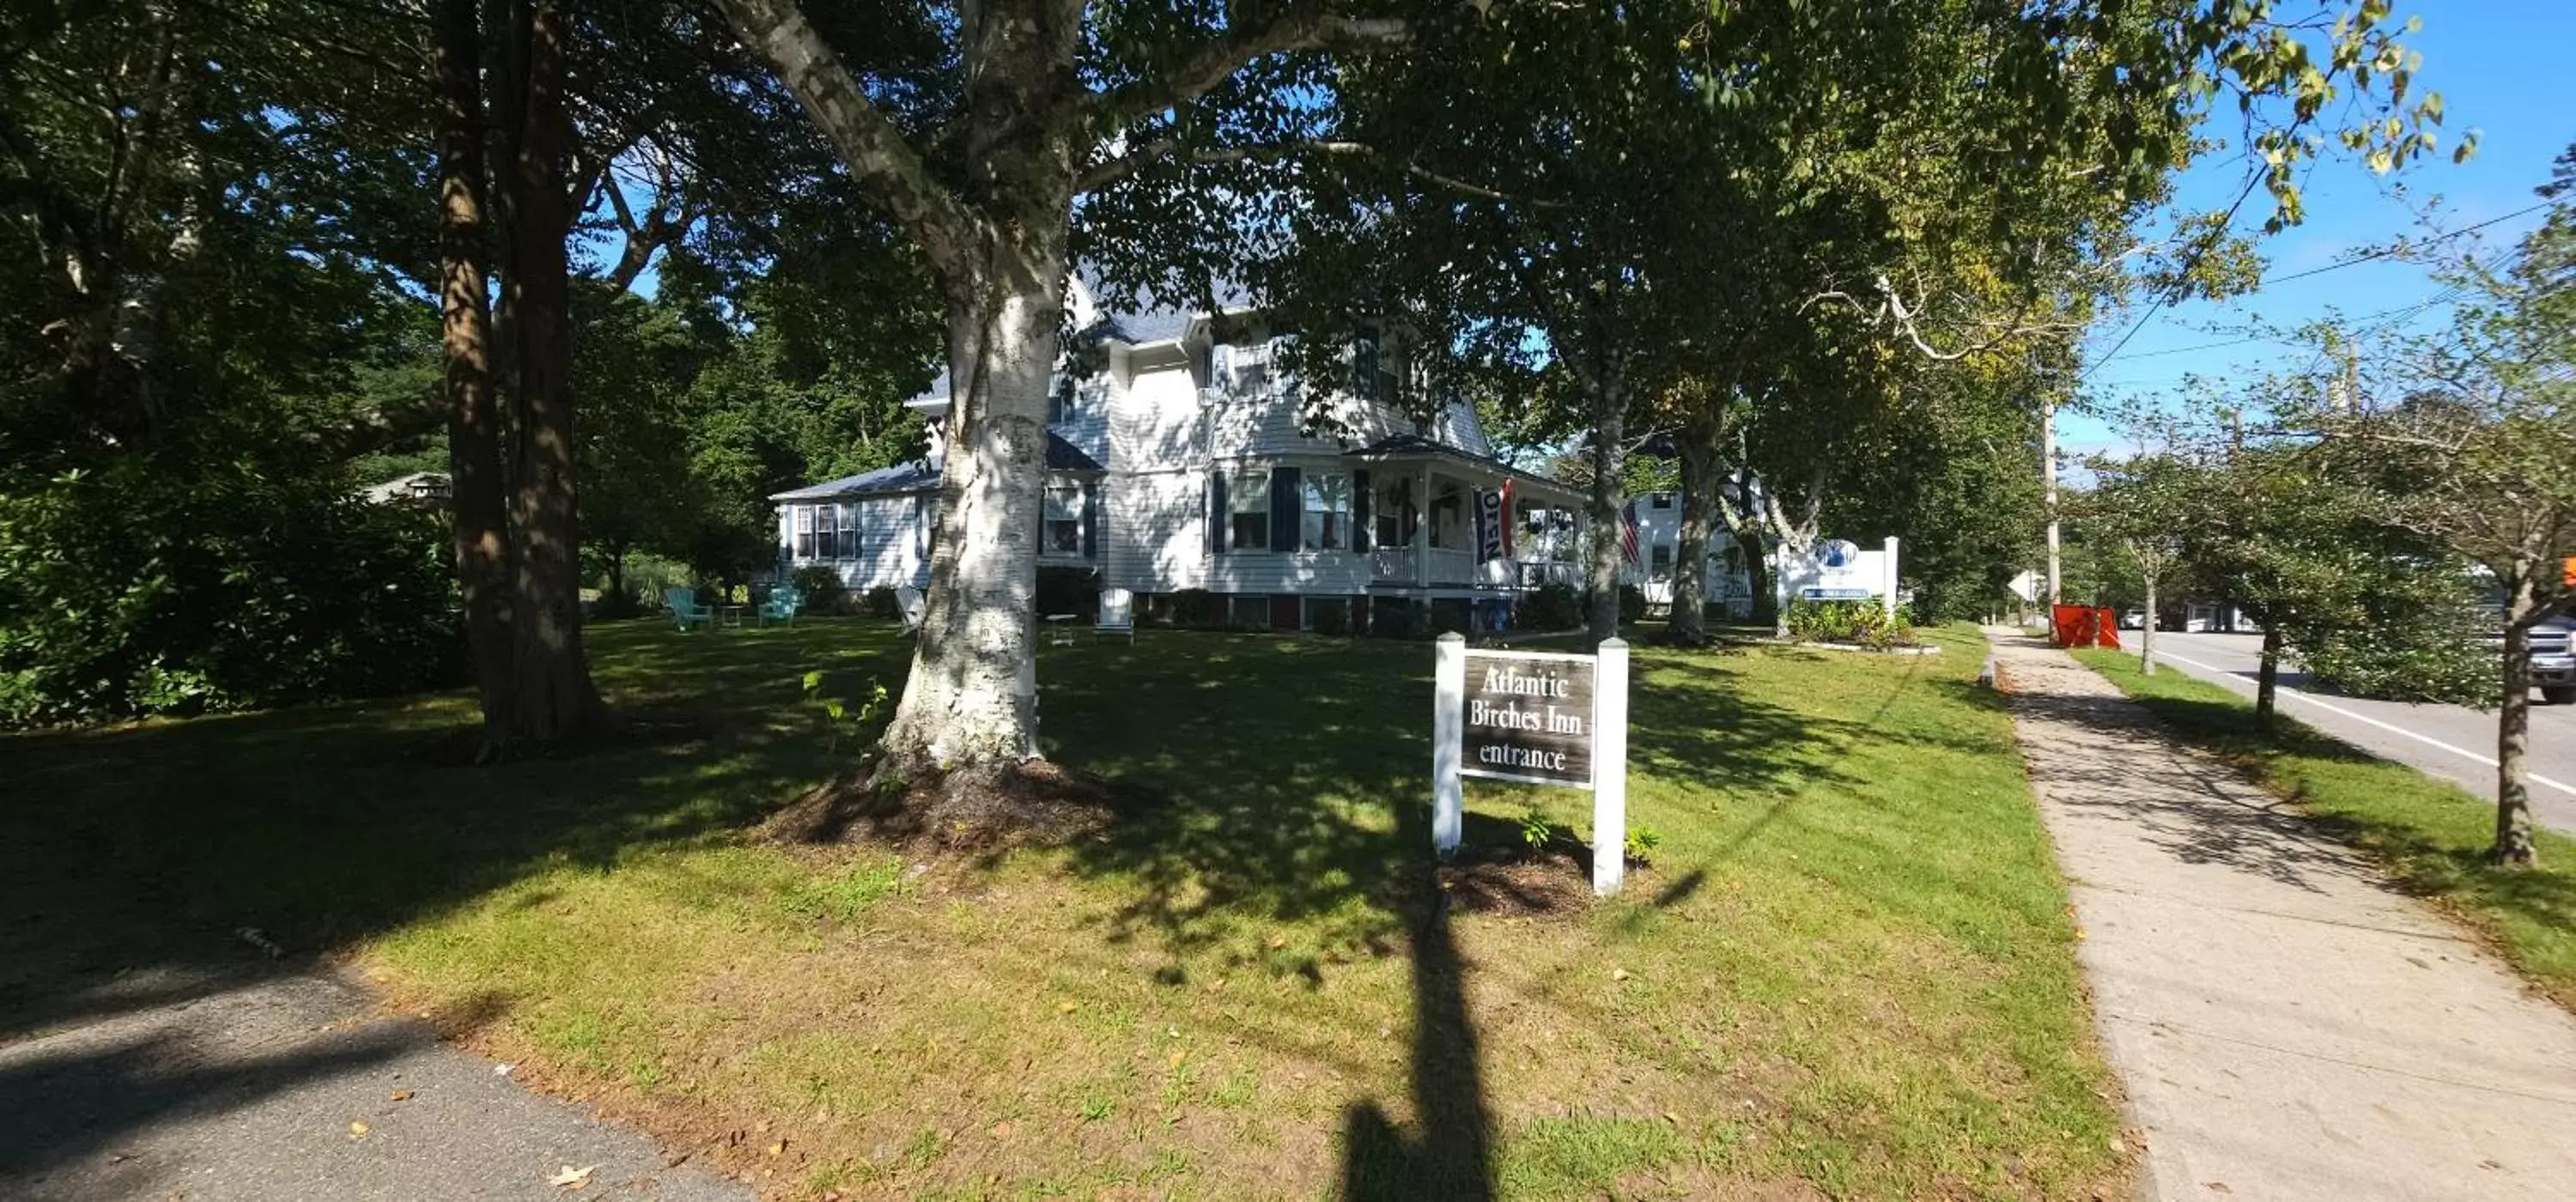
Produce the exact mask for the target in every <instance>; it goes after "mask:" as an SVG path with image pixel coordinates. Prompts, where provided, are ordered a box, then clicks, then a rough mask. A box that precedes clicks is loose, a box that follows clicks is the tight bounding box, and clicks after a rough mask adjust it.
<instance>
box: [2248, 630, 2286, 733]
mask: <svg viewBox="0 0 2576 1202" xmlns="http://www.w3.org/2000/svg"><path fill="white" fill-rule="evenodd" d="M2280 693H2281V628H2280V627H2278V626H2266V627H2264V628H2263V666H2262V668H2261V669H2260V670H2259V671H2257V672H2256V673H2255V685H2254V726H2255V729H2257V730H2270V729H2272V718H2273V714H2274V711H2276V710H2278V709H2279V708H2280Z"/></svg>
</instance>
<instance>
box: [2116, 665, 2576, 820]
mask: <svg viewBox="0 0 2576 1202" xmlns="http://www.w3.org/2000/svg"><path fill="white" fill-rule="evenodd" d="M2156 658H2157V659H2164V660H2172V661H2173V662H2175V663H2178V664H2187V665H2190V666H2191V667H2194V668H2199V669H2201V670H2202V671H2205V672H2215V673H2217V674H2219V675H2221V676H2225V677H2229V678H2232V679H2239V680H2241V679H2243V678H2242V677H2239V676H2237V675H2236V674H2235V673H2233V672H2230V671H2228V670H2227V669H2225V668H2222V667H2219V666H2218V665H2216V664H2204V663H2202V662H2200V661H2199V660H2196V659H2184V658H2183V657H2181V656H2179V655H2176V654H2174V653H2172V652H2170V651H2159V652H2156ZM2273 687H2274V688H2276V689H2278V690H2280V692H2281V693H2282V694H2283V695H2285V696H2289V697H2296V698H2298V699H2299V700H2301V701H2304V702H2307V703H2308V704H2310V705H2313V706H2315V707H2317V708H2318V709H2321V710H2324V711H2326V712H2328V713H2334V714H2341V715H2343V716H2344V717H2347V718H2350V719H2352V720H2353V721H2355V722H2366V723H2368V724H2370V725H2372V726H2376V727H2378V728H2379V729H2381V730H2384V731H2387V732H2388V733H2390V734H2394V735H2404V736H2406V737H2407V738H2410V739H2413V740H2415V741H2416V742H2418V743H2422V744H2424V745H2426V746H2428V747H2439V748H2441V749H2442V750H2444V751H2447V752H2450V753H2451V754H2453V755H2456V756H2462V757H2465V758H2468V759H2472V760H2476V761H2477V762H2479V763H2481V764H2484V765H2486V766H2487V767H2489V768H2493V767H2495V766H2496V762H2495V760H2493V759H2491V758H2489V757H2487V756H2483V755H2479V754H2478V753H2476V752H2474V751H2470V750H2468V749H2467V748H2465V747H2453V746H2451V745H2450V744H2448V743H2445V742H2443V741H2441V740H2440V739H2436V738H2433V737H2431V736H2429V735H2419V734H2417V733H2415V732H2414V731H2411V730H2408V729H2406V728H2405V727H2403V726H2392V725H2390V724H2388V723H2386V722H2382V721H2380V720H2379V719H2377V718H2373V717H2371V716H2370V715H2368V714H2356V713H2354V712H2352V711H2351V710H2348V709H2345V708H2344V707H2342V706H2340V705H2331V704H2328V703H2326V702H2323V701H2319V700H2317V699H2316V698H2314V697H2311V696H2309V695H2307V694H2305V693H2302V692H2300V691H2298V690H2297V689H2294V688H2291V687H2290V686H2288V685H2275V686H2273ZM2531 783H2533V784H2535V785H2547V786H2548V787H2550V788H2552V789H2556V790H2558V791H2559V792H2561V793H2564V794H2566V795H2568V796H2569V797H2576V785H2569V784H2565V783H2563V782H2560V781H2554V780H2551V779H2549V778H2548V777H2546V776H2542V775H2541V774H2539V773H2537V772H2534V773H2532V774H2531Z"/></svg>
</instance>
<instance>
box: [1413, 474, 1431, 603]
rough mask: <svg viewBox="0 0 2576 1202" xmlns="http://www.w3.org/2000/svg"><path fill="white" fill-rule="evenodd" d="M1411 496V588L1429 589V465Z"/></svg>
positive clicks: (1416, 483) (1416, 482)
mask: <svg viewBox="0 0 2576 1202" xmlns="http://www.w3.org/2000/svg"><path fill="white" fill-rule="evenodd" d="M1414 484H1415V492H1414V494H1413V497H1414V502H1413V515H1414V516H1413V587H1415V588H1417V589H1421V588H1429V587H1431V465H1429V464H1424V465H1423V466H1422V477H1421V479H1419V480H1417V481H1415V482H1414Z"/></svg>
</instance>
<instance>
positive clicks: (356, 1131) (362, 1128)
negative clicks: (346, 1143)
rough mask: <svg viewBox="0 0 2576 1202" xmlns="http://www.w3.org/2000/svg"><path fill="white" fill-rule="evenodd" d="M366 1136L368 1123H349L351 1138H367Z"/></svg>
mask: <svg viewBox="0 0 2576 1202" xmlns="http://www.w3.org/2000/svg"><path fill="white" fill-rule="evenodd" d="M366 1137H367V1125H366V1124H365V1123H351V1124H349V1138H351V1139H365V1138H366Z"/></svg>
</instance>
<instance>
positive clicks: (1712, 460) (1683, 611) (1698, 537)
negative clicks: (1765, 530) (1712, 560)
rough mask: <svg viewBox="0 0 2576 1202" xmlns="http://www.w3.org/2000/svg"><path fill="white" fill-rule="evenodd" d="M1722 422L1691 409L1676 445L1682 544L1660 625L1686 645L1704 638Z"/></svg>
mask: <svg viewBox="0 0 2576 1202" xmlns="http://www.w3.org/2000/svg"><path fill="white" fill-rule="evenodd" d="M1724 438H1725V427H1724V425H1723V423H1721V422H1719V421H1717V420H1716V418H1715V417H1714V416H1713V415H1711V414H1707V413H1704V412H1703V413H1694V414H1692V415H1691V416H1690V417H1689V418H1688V419H1687V420H1685V421H1684V422H1683V423H1682V429H1681V437H1680V439H1679V440H1678V441H1679V444H1680V446H1679V450H1680V451H1681V469H1682V471H1681V476H1682V528H1681V545H1680V546H1679V548H1677V552H1676V554H1675V556H1674V559H1675V562H1674V564H1673V613H1672V620H1671V622H1670V623H1669V624H1668V625H1667V626H1666V627H1665V636H1666V638H1667V640H1668V641H1670V642H1674V643H1679V644H1682V645H1685V646H1691V647H1698V646H1704V645H1706V644H1707V642H1708V541H1709V534H1710V532H1711V531H1712V530H1714V529H1715V528H1716V527H1717V506H1718V498H1717V489H1718V464H1717V456H1718V447H1719V445H1720V444H1721V443H1722V442H1723V440H1724Z"/></svg>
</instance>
